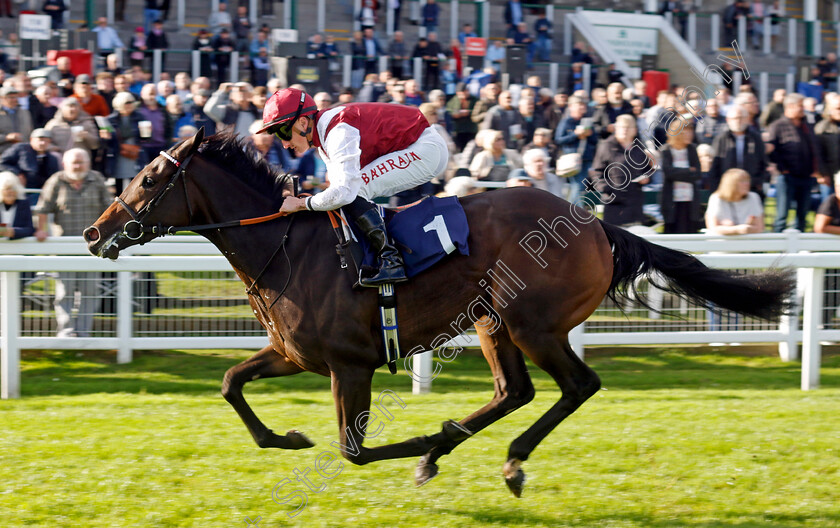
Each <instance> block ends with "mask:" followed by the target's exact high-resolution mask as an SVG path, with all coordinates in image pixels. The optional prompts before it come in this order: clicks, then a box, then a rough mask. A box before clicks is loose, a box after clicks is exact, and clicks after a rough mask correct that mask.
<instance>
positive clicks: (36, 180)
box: [0, 128, 61, 205]
mask: <svg viewBox="0 0 840 528" xmlns="http://www.w3.org/2000/svg"><path fill="white" fill-rule="evenodd" d="M51 138H52V134H51V133H50V131H49V130H44V129H43V128H36V129H35V130H33V131H32V134H30V135H29V142H26V143H24V142H21V143H16V144H15V145H13V146H12V147H10V148H9V149H8V150H6V151H5V152H4V153H3V155H2V156H0V168H2V169H3V170H4V171H12V172H13V173H15V174H17V175H18V177H20V179H21V182H24V185H26V188H27V189H40V188H41V187H43V186H44V183H45V182H46V181H47V180H48V179H49V177H50V176H52V175H53V174H55V173H56V172H58V171H59V170H61V163H60V161H59V159H58V156H57V155H55V154H54V153H53V152H50V147H51V146H52V140H51ZM29 202H30V203H31V204H32V205H35V204H36V203H37V202H38V195H37V194H35V193H33V194H32V195H30V196H29Z"/></svg>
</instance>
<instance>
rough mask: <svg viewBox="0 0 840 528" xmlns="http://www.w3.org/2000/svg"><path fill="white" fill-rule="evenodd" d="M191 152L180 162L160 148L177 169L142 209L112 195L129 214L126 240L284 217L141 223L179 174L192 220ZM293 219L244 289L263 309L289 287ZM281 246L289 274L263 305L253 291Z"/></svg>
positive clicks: (276, 214) (267, 307)
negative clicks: (178, 224) (191, 223)
mask: <svg viewBox="0 0 840 528" xmlns="http://www.w3.org/2000/svg"><path fill="white" fill-rule="evenodd" d="M194 154H195V153H192V154H190V155H188V156H187V157H186V159H185V160H184V161H183V162H180V161H178V160H176V159H175V158H174V157H172V156H171V155H170V154H169V153H168V152H164V151H160V155H161V156H163V157H164V158H166V159H167V160H168V161H170V162H172V163H173V164H174V165H175V167H176V168H177V169H178V170H176V171H175V174H173V175H172V177H171V178H170V179H169V183H167V184H166V187H164V188H163V189H162V190H161V191H160V192H159V193H158V194H157V195H155V197H154V198H152V199H151V200H149V202H148V203H147V204H146V205H145V206H143V208H142V209H140V210H139V211H135V210H134V208H133V207H131V206H130V205H128V204H127V203H125V200H123V199H122V198H120V197H119V196H117V197H115V198H114V201H115V202H117V203H118V204H120V207H122V208H123V209H124V210H125V211H126V212H127V213H128V214H129V215H130V216H131V220H129V221H128V222H126V223H125V224H124V225H123V232H122V234H123V236H125V237H126V238H128V239H129V240H138V239H140V238H141V237H142V236H143V234H144V233H152V234H153V235H155V237H159V236H165V235H171V234H174V233H178V232H180V231H205V230H209V229H219V228H223V227H238V226H244V225H252V224H260V223H263V222H268V221H271V220H274V219H276V218H280V217H281V216H283V214H282V213H274V214H271V215H268V216H260V217H257V218H247V219H243V220H231V221H228V222H219V223H215V224H202V225H194V226H189V225H188V226H182V227H175V226H164V225H163V224H157V225H151V226H147V225H144V224H143V221H144V220H145V219H146V217H148V216H149V214H151V212H152V211H153V210H154V208H155V207H157V205H158V204H159V203H160V202H161V200H163V198H164V197H165V196H166V195H167V193H169V191H171V190H172V188H173V187H175V185H176V181H177V180H178V178H179V177H181V183H182V185H183V187H184V199H185V200H186V202H187V209H188V210H189V214H190V216H189V218H190V221H192V217H193V211H192V205H190V196H189V194H188V192H187V167H188V166H189V164H190V161H192V158H193V155H194ZM283 177H284V178H288V175H284V176H283ZM294 219H295V217H294V216H292V217H291V218H290V219H289V222H288V224H287V225H286V231H285V232H284V233H283V238H282V239H281V240H280V244H279V245H278V246H277V248H276V249H275V250H274V252H273V253H272V254H271V256H270V257H269V258H268V261H266V263H265V265H264V266H263V267H262V269H261V270H260V272H259V273H257V275H256V276H255V277H254V278H253V280H252V281H251V285H250V286H248V288H247V289H246V290H245V292H246V293H247V294H248V295H253V296H255V297H256V298H258V299H259V300H260V303H262V305H263V307H264V308H265V309H266V311H268V310H270V309H271V307H272V306H274V303H276V302H277V301H278V300H279V299H280V297H281V296H282V295H283V292H285V291H286V288H287V287H288V286H289V283H290V282H291V278H292V267H291V260H290V259H289V254H288V252H287V251H286V242H287V241H288V240H289V231H290V230H291V228H292V223H293V222H294ZM129 226H131V227H130V229H129ZM130 230H131V232H130ZM281 249H282V250H283V253H284V255H285V256H286V262H287V263H288V266H289V276H288V277H287V278H286V283H285V284H284V285H283V288H282V289H281V290H280V292H279V294H278V295H277V297H275V299H274V300H273V301H272V302H271V304H269V305H266V303H265V300H264V299H263V298H262V296H260V295H259V294H258V293H257V292H256V287H257V281H258V280H259V279H260V278H261V277H262V276H263V274H265V272H266V270H268V267H269V265H270V264H271V262H272V261H273V260H274V257H276V256H277V253H278V252H279V251H280V250H281Z"/></svg>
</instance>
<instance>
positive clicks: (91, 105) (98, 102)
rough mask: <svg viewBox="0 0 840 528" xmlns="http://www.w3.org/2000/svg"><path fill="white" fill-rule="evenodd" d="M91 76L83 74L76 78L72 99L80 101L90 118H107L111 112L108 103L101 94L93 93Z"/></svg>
mask: <svg viewBox="0 0 840 528" xmlns="http://www.w3.org/2000/svg"><path fill="white" fill-rule="evenodd" d="M90 82H91V81H90V75H88V74H86V73H83V74H81V75H79V76H78V77H76V82H74V83H73V95H71V96H70V97H72V98H74V99H76V100H77V101H79V105H80V106H81V107H82V110H84V111H85V112H86V113H87V114H88V115H90V116H102V117H105V116H107V115H108V114H110V113H111V112H109V111H108V102H107V101H105V98H104V97H102V96H101V95H99V94H95V93H93V87H92V86H91V84H90Z"/></svg>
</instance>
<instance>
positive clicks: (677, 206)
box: [660, 124, 703, 234]
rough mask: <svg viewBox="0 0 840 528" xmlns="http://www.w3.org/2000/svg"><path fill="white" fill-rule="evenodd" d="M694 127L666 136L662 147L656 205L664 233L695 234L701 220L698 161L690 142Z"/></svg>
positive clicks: (695, 150) (687, 127) (689, 126)
mask: <svg viewBox="0 0 840 528" xmlns="http://www.w3.org/2000/svg"><path fill="white" fill-rule="evenodd" d="M693 139H694V127H693V126H692V125H691V124H689V125H687V126H686V127H685V128H683V129H682V131H681V132H680V133H679V134H674V135H668V144H667V145H665V146H663V147H662V150H661V153H662V174H663V176H664V179H665V181H664V183H663V184H662V194H661V196H660V206H661V211H662V216H663V217H664V219H665V233H666V234H669V233H673V234H681V233H696V232H697V230H698V229H700V226H701V225H702V221H703V212H702V210H701V207H700V181H701V179H702V176H703V173H702V171H701V170H700V158H699V157H698V156H697V147H696V146H695V145H694V143H693V142H692V141H693Z"/></svg>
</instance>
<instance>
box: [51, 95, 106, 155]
mask: <svg viewBox="0 0 840 528" xmlns="http://www.w3.org/2000/svg"><path fill="white" fill-rule="evenodd" d="M44 128H46V129H47V130H49V131H50V132H51V133H52V142H53V145H55V147H56V149H57V150H58V151H59V152H60V153H61V154H62V155H63V154H64V153H65V152H67V151H68V150H70V149H71V148H82V149H85V150H86V151H88V152H91V151H94V150H96V149H97V148H99V133H98V132H97V128H96V124H95V123H94V121H93V118H92V117H90V116H89V115H88V114H87V112H85V111H84V110H82V106H81V105H80V104H79V101H78V100H77V99H74V98H72V97H68V98H67V99H65V100H64V101H62V102H61V104H59V105H58V111H57V112H56V113H55V117H53V118H52V119H50V121H49V123H47V124H46V126H45V127H44Z"/></svg>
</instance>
